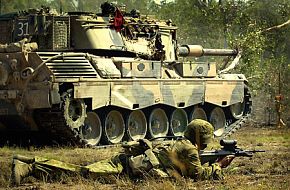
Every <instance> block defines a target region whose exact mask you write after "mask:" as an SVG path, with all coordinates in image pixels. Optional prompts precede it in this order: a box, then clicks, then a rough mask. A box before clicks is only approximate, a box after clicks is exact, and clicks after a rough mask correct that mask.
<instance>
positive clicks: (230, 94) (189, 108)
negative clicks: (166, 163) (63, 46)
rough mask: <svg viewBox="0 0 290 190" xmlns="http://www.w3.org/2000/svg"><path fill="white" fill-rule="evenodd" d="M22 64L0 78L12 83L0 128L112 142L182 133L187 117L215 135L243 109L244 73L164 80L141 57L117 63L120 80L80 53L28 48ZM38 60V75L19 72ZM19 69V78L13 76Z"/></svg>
mask: <svg viewBox="0 0 290 190" xmlns="http://www.w3.org/2000/svg"><path fill="white" fill-rule="evenodd" d="M12 55H14V54H7V53H6V54H5V53H4V54H2V55H1V57H2V60H5V57H12ZM57 55H59V57H58V56H57ZM18 56H19V57H22V56H24V54H21V53H19V54H18ZM19 57H17V56H16V57H14V58H15V59H17V60H19V59H20V58H19ZM53 57H54V58H53ZM12 59H13V58H12ZM12 59H9V60H10V62H11V60H12ZM102 59H103V58H102ZM9 60H5V62H9ZM110 60H111V59H107V61H108V62H109V61H110ZM22 61H23V62H26V64H21V65H23V66H22V67H21V68H17V71H10V70H9V71H7V72H8V74H10V75H9V76H11V78H9V77H8V79H7V81H5V82H7V83H9V81H13V82H11V83H12V84H13V85H10V86H9V87H10V88H11V89H9V88H7V89H1V110H0V114H1V119H0V121H1V123H2V129H3V128H5V131H7V130H10V131H21V130H26V131H27V130H31V131H40V132H42V133H46V134H51V136H53V137H56V138H55V139H54V140H58V141H60V142H69V143H73V144H89V145H98V144H100V143H102V144H116V143H120V142H121V141H124V140H136V139H139V138H155V137H160V136H168V135H170V136H172V135H182V133H183V131H184V128H185V126H186V125H187V123H188V122H189V121H190V120H192V119H194V118H202V119H205V120H209V121H210V122H211V123H212V124H213V125H214V127H215V129H216V131H215V135H216V136H221V135H223V134H224V133H225V132H226V131H229V129H230V128H231V124H232V123H234V122H237V121H240V120H242V118H243V117H244V116H247V114H249V113H250V106H251V100H250V97H249V92H248V89H247V87H246V79H245V77H244V76H243V75H226V74H225V75H221V76H219V77H214V78H212V77H199V78H182V77H179V78H169V77H168V73H167V72H165V70H162V69H161V62H158V61H155V62H152V61H150V62H148V61H142V60H141V61H138V62H134V63H132V62H130V64H131V66H129V67H126V64H127V63H125V64H124V63H121V64H124V65H123V66H122V67H121V68H127V69H126V70H124V71H123V70H122V72H121V78H114V77H112V78H102V77H101V76H100V74H99V73H100V72H99V70H98V69H97V68H98V67H96V66H94V64H93V63H92V62H91V61H90V59H89V58H88V57H87V55H86V54H83V53H67V54H62V53H61V52H60V53H57V52H36V53H28V55H27V56H26V58H23V60H22ZM44 62H45V66H43V67H42V68H41V69H40V70H39V73H42V74H38V75H37V76H35V77H31V78H30V76H24V73H23V72H24V71H25V69H26V68H27V66H33V65H34V68H37V66H39V65H41V64H42V63H44ZM114 64H116V65H118V64H120V63H119V62H118V63H114ZM140 65H141V66H142V68H143V67H144V68H143V70H142V71H140V69H139V70H138V67H141V66H140ZM184 65H185V64H184ZM134 68H135V69H134ZM185 68H186V67H185ZM185 68H184V72H185ZM193 70H194V68H192V71H193ZM18 71H19V73H20V75H21V76H22V77H20V78H19V80H15V78H14V79H12V76H16V74H14V73H16V72H18ZM158 71H161V72H160V73H158ZM162 71H163V72H162ZM143 72H147V74H145V75H144V73H143ZM140 73H142V76H148V77H146V78H145V77H140ZM151 75H154V76H156V78H153V77H152V76H151ZM27 81H29V84H28V83H27ZM40 81H42V82H40ZM12 87H13V88H12ZM16 87H17V88H18V89H17V90H15V88H16ZM4 126H6V127H4ZM51 136H50V137H51Z"/></svg>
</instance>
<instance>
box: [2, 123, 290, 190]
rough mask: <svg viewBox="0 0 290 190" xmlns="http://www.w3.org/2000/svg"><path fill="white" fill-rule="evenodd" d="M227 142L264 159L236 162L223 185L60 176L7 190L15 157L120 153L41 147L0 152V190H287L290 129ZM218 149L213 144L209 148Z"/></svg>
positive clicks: (256, 130)
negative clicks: (233, 143)
mask: <svg viewBox="0 0 290 190" xmlns="http://www.w3.org/2000/svg"><path fill="white" fill-rule="evenodd" d="M231 139H237V140H238V147H241V148H243V149H263V150H266V153H257V154H255V155H254V157H252V158H245V157H243V158H241V157H240V158H236V159H235V160H234V161H233V163H232V164H231V165H230V166H229V167H228V168H226V169H224V173H225V179H224V180H222V181H199V182H194V181H193V180H191V179H183V178H182V179H179V180H172V179H155V178H152V177H147V178H146V179H142V180H137V181H132V180H130V179H128V178H127V177H126V176H109V177H106V178H99V179H97V180H95V179H85V178H83V177H81V176H78V175H77V176H66V175H63V176H61V177H60V179H59V180H58V181H54V182H49V183H48V182H47V183H45V182H43V181H41V180H37V179H35V178H33V177H29V178H27V179H26V180H25V183H24V184H23V185H22V186H20V187H11V186H10V181H9V179H10V175H11V173H10V172H11V171H10V170H11V162H12V157H13V155H15V154H22V155H25V156H43V157H47V158H53V159H57V160H61V161H64V162H68V163H73V164H80V165H87V164H90V163H93V162H95V161H98V160H100V159H105V158H109V157H111V156H112V155H114V154H117V153H118V151H120V148H111V149H89V148H83V149H82V148H63V147H54V148H52V147H43V148H34V147H30V148H29V149H23V148H17V147H14V148H13V147H2V148H0V158H1V159H0V189H73V190H74V189H75V190H82V189H85V190H87V189H102V190H110V189H126V190H131V189H132V190H135V189H141V190H142V189H144V190H145V189H146V190H148V189H150V190H155V189H156V190H157V189H158V190H159V189H164V190H165V189H166V190H171V189H172V190H179V189H180V190H181V189H193V190H194V189H214V190H216V189H218V190H228V189H241V190H245V189H250V190H260V189H265V190H271V189H273V190H274V189H275V190H276V189H283V190H284V189H290V129H289V128H286V129H276V128H273V127H251V126H248V127H245V128H242V129H240V130H239V131H238V132H236V133H235V134H234V135H232V137H231ZM217 147H218V140H215V142H214V143H213V145H212V146H211V148H217Z"/></svg>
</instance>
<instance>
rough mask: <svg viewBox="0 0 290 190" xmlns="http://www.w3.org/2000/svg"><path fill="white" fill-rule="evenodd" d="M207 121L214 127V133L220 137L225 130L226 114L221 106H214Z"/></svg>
mask: <svg viewBox="0 0 290 190" xmlns="http://www.w3.org/2000/svg"><path fill="white" fill-rule="evenodd" d="M209 122H210V123H211V124H212V125H213V127H214V135H215V136H217V137H220V136H221V135H222V134H223V133H224V130H225V126H226V116H225V113H224V111H223V109H222V108H219V107H216V108H214V109H213V110H212V111H211V113H210V117H209Z"/></svg>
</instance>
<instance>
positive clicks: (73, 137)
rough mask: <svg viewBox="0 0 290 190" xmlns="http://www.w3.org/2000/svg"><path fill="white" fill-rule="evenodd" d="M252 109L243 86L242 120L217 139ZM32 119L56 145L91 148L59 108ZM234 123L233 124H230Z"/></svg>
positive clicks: (243, 118)
mask: <svg viewBox="0 0 290 190" xmlns="http://www.w3.org/2000/svg"><path fill="white" fill-rule="evenodd" d="M251 109H252V100H251V94H250V92H249V89H248V87H247V86H245V111H244V115H243V117H242V118H240V119H238V120H235V121H234V120H229V121H230V122H229V123H231V124H229V126H227V127H226V128H225V131H224V133H223V135H222V136H221V137H219V138H227V137H229V136H230V135H232V134H233V133H235V132H236V131H237V130H238V129H240V128H241V127H243V126H244V125H245V124H246V122H247V121H248V119H249V117H250V113H251ZM34 118H35V120H36V122H37V124H38V125H39V128H40V130H42V131H43V132H45V133H46V134H49V135H50V136H49V138H51V139H52V141H53V142H55V143H56V144H62V145H68V146H80V147H85V146H86V147H92V146H91V145H88V144H87V142H86V141H85V140H83V139H82V138H81V136H80V132H79V131H78V130H77V129H72V128H71V127H69V126H68V125H67V124H66V120H65V118H64V113H63V110H62V109H60V108H54V109H41V110H37V111H36V112H35V114H34ZM232 121H234V122H232ZM117 146H120V144H114V145H98V146H94V147H95V148H109V147H117Z"/></svg>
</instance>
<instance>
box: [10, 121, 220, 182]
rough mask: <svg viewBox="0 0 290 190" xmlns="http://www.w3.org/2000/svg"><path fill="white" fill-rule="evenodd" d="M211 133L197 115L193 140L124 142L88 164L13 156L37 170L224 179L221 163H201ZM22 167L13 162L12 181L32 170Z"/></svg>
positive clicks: (191, 131)
mask: <svg viewBox="0 0 290 190" xmlns="http://www.w3.org/2000/svg"><path fill="white" fill-rule="evenodd" d="M212 136H213V127H212V125H211V124H210V123H208V122H207V121H203V120H200V119H195V120H193V121H192V122H191V123H189V125H188V126H187V127H186V130H185V137H186V138H188V139H191V140H188V139H179V140H176V141H171V142H168V143H161V144H157V145H156V146H154V147H153V146H152V142H150V141H148V140H147V139H140V140H138V141H134V142H129V143H126V144H124V145H123V148H124V153H121V154H119V155H116V156H114V157H112V158H111V159H107V160H101V161H99V162H96V163H93V164H91V165H88V166H79V165H74V164H67V163H63V162H60V161H57V160H53V159H46V158H41V157H35V158H33V159H29V158H25V157H22V156H16V157H14V159H13V163H15V162H21V163H24V162H26V163H27V165H28V166H29V168H33V170H34V172H36V173H38V170H39V171H40V172H43V171H45V172H46V173H54V170H61V171H68V172H73V173H79V174H81V175H88V174H89V175H90V176H102V175H110V174H121V173H127V174H128V175H129V176H134V177H137V176H142V175H144V174H145V173H149V174H151V175H154V176H159V177H175V178H179V177H188V178H192V179H195V180H205V179H222V178H223V175H222V173H221V167H220V165H219V164H218V163H213V164H211V165H209V166H202V165H201V161H200V158H199V154H198V151H199V149H200V148H201V147H200V145H201V144H206V143H207V142H208V140H210V139H211V138H212ZM197 139H198V140H197ZM199 139H200V143H199V142H198V141H199ZM193 143H194V144H193ZM22 165H23V164H22ZM22 167H23V168H24V170H25V171H26V173H25V172H23V171H22V170H21V167H18V168H16V167H15V165H14V166H13V168H12V172H13V174H14V175H12V176H13V177H14V179H13V181H20V180H19V176H22V177H26V175H28V174H30V173H31V169H30V170H28V169H27V167H25V166H22Z"/></svg>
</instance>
